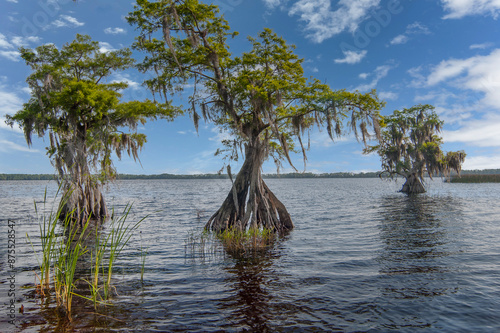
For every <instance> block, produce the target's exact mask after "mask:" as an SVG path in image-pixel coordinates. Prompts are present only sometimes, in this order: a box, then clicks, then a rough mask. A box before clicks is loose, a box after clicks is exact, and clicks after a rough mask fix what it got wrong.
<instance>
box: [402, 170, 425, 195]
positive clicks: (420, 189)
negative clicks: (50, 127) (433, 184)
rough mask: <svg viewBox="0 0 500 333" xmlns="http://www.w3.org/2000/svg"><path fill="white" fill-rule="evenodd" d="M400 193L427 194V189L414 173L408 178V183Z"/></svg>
mask: <svg viewBox="0 0 500 333" xmlns="http://www.w3.org/2000/svg"><path fill="white" fill-rule="evenodd" d="M400 192H403V193H406V194H418V193H425V188H424V185H423V184H422V181H421V180H420V177H418V176H417V175H416V174H415V173H412V174H410V175H409V176H407V177H406V182H405V183H404V185H403V188H402V189H401V190H400Z"/></svg>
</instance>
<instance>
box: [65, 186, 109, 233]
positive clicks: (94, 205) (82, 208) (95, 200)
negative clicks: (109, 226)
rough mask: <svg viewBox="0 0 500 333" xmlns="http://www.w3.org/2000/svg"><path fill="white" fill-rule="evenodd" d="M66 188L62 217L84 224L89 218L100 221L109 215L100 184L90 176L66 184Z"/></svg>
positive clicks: (96, 221)
mask: <svg viewBox="0 0 500 333" xmlns="http://www.w3.org/2000/svg"><path fill="white" fill-rule="evenodd" d="M64 188H65V191H64V194H63V197H62V199H61V203H60V209H61V214H60V218H62V219H64V218H66V217H69V218H70V219H71V220H73V221H74V222H77V223H80V225H82V226H83V225H84V224H85V223H86V222H87V220H88V219H90V220H92V221H93V222H95V223H98V222H101V221H105V220H106V219H107V218H108V217H109V215H108V210H107V208H106V202H105V201H104V196H103V195H102V193H101V189H102V186H101V185H100V184H98V183H96V182H94V181H92V180H91V179H89V178H88V179H86V180H85V181H83V182H79V183H76V184H65V185H64Z"/></svg>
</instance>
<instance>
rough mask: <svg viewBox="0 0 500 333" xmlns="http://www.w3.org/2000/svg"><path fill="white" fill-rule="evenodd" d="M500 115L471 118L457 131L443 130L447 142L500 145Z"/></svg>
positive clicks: (484, 145) (488, 145)
mask: <svg viewBox="0 0 500 333" xmlns="http://www.w3.org/2000/svg"><path fill="white" fill-rule="evenodd" d="M499 129H500V116H498V115H493V114H490V115H488V116H486V118H484V119H479V120H469V121H467V122H466V123H465V126H463V127H462V128H460V129H458V130H455V131H443V132H442V134H443V139H444V141H445V142H462V143H464V144H468V145H473V146H479V147H500V135H498V134H499Z"/></svg>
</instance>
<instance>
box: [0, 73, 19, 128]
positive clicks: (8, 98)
mask: <svg viewBox="0 0 500 333" xmlns="http://www.w3.org/2000/svg"><path fill="white" fill-rule="evenodd" d="M1 79H2V81H5V80H4V78H3V77H2V78H1ZM22 106H23V100H22V99H21V98H19V96H17V95H16V94H15V93H13V92H10V91H8V90H6V89H5V86H4V85H3V84H0V129H7V130H9V131H14V132H18V133H22V131H21V130H20V129H19V127H18V126H14V127H13V128H11V127H10V126H8V125H7V124H6V123H5V115H6V114H10V115H13V114H15V113H16V112H17V111H19V110H20V109H21V108H22Z"/></svg>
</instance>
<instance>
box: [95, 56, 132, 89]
mask: <svg viewBox="0 0 500 333" xmlns="http://www.w3.org/2000/svg"><path fill="white" fill-rule="evenodd" d="M101 52H102V51H101ZM113 79H114V80H113V81H112V82H113V83H118V82H125V83H127V84H128V87H129V88H130V89H133V90H138V89H141V84H140V83H139V82H136V81H134V80H132V79H131V78H130V75H129V74H124V73H115V74H114V75H113Z"/></svg>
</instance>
